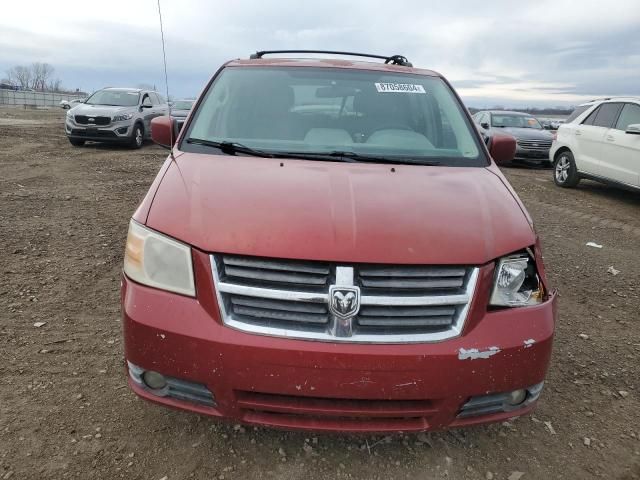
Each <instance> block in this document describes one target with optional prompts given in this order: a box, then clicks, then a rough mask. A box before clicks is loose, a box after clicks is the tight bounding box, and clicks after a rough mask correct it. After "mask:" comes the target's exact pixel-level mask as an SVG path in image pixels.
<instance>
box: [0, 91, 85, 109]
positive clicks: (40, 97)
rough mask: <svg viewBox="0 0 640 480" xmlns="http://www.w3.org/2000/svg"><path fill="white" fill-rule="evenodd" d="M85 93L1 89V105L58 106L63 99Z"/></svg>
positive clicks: (82, 96) (82, 95) (80, 95)
mask: <svg viewBox="0 0 640 480" xmlns="http://www.w3.org/2000/svg"><path fill="white" fill-rule="evenodd" d="M85 97H86V95H84V94H74V93H56V92H31V91H23V90H5V89H0V105H9V106H14V107H20V106H23V107H24V108H43V107H58V106H60V102H61V101H62V100H67V101H70V100H73V99H75V98H85Z"/></svg>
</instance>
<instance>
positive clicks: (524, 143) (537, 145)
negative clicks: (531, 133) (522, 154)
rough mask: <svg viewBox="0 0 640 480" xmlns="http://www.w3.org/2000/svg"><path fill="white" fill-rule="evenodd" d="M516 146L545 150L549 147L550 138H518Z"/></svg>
mask: <svg viewBox="0 0 640 480" xmlns="http://www.w3.org/2000/svg"><path fill="white" fill-rule="evenodd" d="M518 146H519V147H522V148H525V149H527V150H536V151H547V150H549V149H550V148H551V140H518Z"/></svg>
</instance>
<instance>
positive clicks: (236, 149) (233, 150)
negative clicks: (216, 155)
mask: <svg viewBox="0 0 640 480" xmlns="http://www.w3.org/2000/svg"><path fill="white" fill-rule="evenodd" d="M187 143H189V144H192V145H203V146H205V147H212V148H219V149H220V150H221V151H222V153H226V154H227V155H235V154H237V153H244V154H245V155H252V156H254V157H264V158H273V157H274V155H272V154H271V153H267V152H263V151H260V150H254V149H253V148H251V147H247V146H246V145H242V144H241V143H237V142H226V141H225V142H214V141H211V140H204V139H202V138H193V137H189V138H187Z"/></svg>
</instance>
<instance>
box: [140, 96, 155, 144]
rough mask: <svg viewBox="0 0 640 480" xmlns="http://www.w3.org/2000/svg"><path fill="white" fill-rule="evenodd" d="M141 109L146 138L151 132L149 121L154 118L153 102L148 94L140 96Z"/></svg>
mask: <svg viewBox="0 0 640 480" xmlns="http://www.w3.org/2000/svg"><path fill="white" fill-rule="evenodd" d="M140 107H141V108H142V121H143V122H144V131H145V132H146V135H147V136H148V135H149V133H150V132H151V119H152V118H153V117H154V112H153V109H154V105H153V100H152V99H151V95H150V94H149V93H145V94H144V95H143V96H142V103H141V104H140Z"/></svg>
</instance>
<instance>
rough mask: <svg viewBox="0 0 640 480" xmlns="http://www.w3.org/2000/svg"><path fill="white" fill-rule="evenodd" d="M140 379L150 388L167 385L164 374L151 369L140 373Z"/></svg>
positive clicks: (154, 388)
mask: <svg viewBox="0 0 640 480" xmlns="http://www.w3.org/2000/svg"><path fill="white" fill-rule="evenodd" d="M142 381H143V382H144V384H145V385H146V386H147V387H149V388H150V389H151V390H162V389H163V388H164V387H166V386H167V379H166V378H164V375H162V374H161V373H158V372H154V371H151V370H147V371H146V372H144V374H143V375H142Z"/></svg>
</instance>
